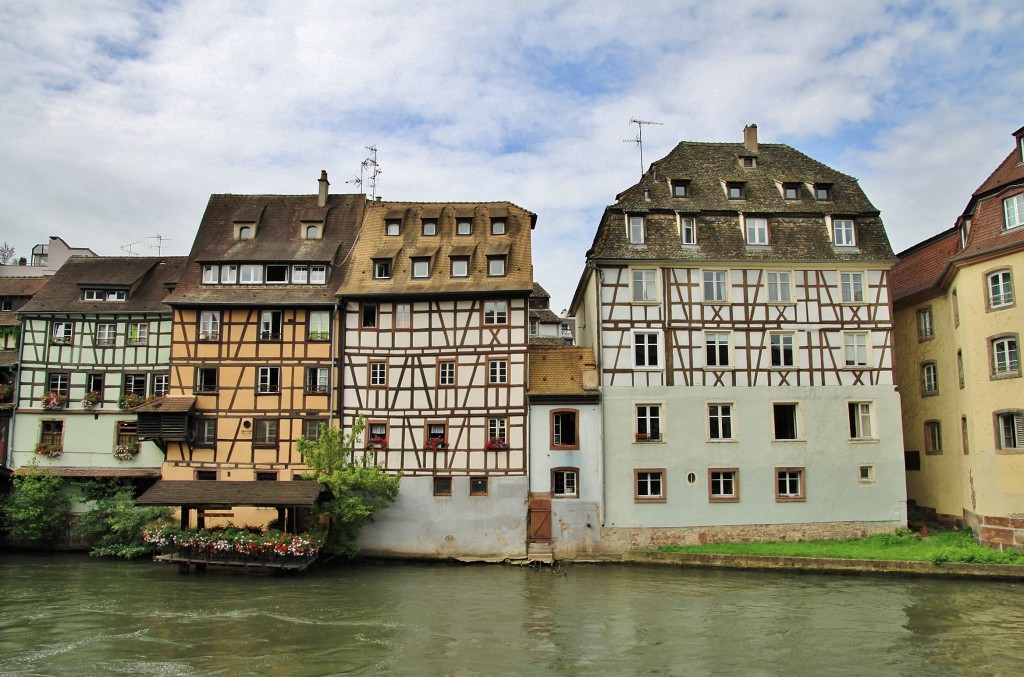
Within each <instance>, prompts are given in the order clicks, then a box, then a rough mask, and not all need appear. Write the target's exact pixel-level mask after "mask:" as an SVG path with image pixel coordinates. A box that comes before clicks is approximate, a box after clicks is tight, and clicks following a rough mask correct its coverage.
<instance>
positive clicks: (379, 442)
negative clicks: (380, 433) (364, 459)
mask: <svg viewBox="0 0 1024 677" xmlns="http://www.w3.org/2000/svg"><path fill="white" fill-rule="evenodd" d="M366 448H367V449H387V448H388V439H387V438H386V437H371V438H370V439H369V440H368V441H367V442H366Z"/></svg>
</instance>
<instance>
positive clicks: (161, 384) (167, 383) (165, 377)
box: [153, 374, 171, 397]
mask: <svg viewBox="0 0 1024 677" xmlns="http://www.w3.org/2000/svg"><path fill="white" fill-rule="evenodd" d="M170 390H171V375H170V374H153V395H154V396H156V397H163V396H164V395H166V394H167V393H168V392H170Z"/></svg>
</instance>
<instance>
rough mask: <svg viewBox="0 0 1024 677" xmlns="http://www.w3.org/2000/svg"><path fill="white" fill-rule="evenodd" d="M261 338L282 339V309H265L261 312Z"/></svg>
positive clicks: (266, 339) (264, 339) (267, 339)
mask: <svg viewBox="0 0 1024 677" xmlns="http://www.w3.org/2000/svg"><path fill="white" fill-rule="evenodd" d="M260 340H261V341H280V340H281V311H280V310H264V311H262V312H261V313H260Z"/></svg>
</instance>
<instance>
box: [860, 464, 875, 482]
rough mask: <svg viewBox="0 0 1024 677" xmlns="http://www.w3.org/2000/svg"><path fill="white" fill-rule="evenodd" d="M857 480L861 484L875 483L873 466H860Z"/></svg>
mask: <svg viewBox="0 0 1024 677" xmlns="http://www.w3.org/2000/svg"><path fill="white" fill-rule="evenodd" d="M858 480H859V481H860V483H861V484H873V483H874V481H875V466H873V465H862V466H860V468H859V469H858Z"/></svg>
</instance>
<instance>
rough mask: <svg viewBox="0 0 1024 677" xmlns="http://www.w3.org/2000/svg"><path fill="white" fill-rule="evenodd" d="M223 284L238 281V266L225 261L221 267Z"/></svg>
mask: <svg viewBox="0 0 1024 677" xmlns="http://www.w3.org/2000/svg"><path fill="white" fill-rule="evenodd" d="M220 281H221V284H235V283H236V282H237V281H238V266H236V265H233V264H228V263H225V264H224V265H222V266H221V267H220Z"/></svg>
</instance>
